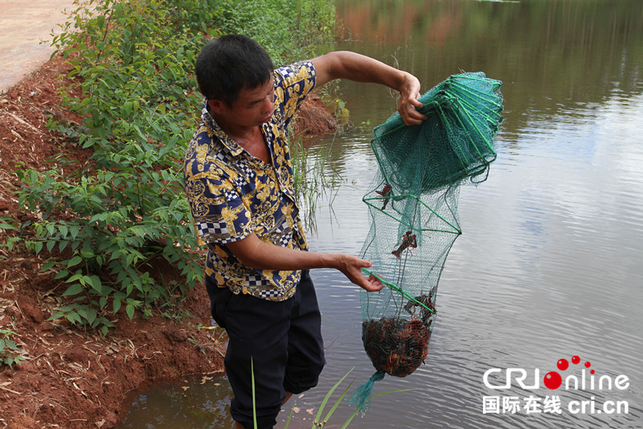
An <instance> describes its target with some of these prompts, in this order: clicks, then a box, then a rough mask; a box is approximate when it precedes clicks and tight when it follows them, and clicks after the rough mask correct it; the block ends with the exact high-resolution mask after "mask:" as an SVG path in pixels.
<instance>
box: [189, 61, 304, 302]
mask: <svg viewBox="0 0 643 429" xmlns="http://www.w3.org/2000/svg"><path fill="white" fill-rule="evenodd" d="M273 77H274V85H275V111H274V114H273V116H272V118H271V120H270V122H268V123H266V124H262V130H261V131H262V133H263V135H264V137H265V139H266V142H267V143H268V149H269V151H270V155H271V157H272V165H268V164H266V163H265V162H263V161H262V160H260V159H258V158H255V157H253V156H252V155H250V154H249V153H248V152H247V151H246V150H245V149H243V148H242V147H241V146H239V145H238V144H237V143H236V142H235V141H234V140H232V139H231V138H230V137H228V136H227V135H226V134H225V132H223V130H221V128H220V127H219V126H218V125H217V123H216V122H215V121H214V119H213V118H212V116H210V113H209V112H208V109H207V100H206V101H204V104H203V110H202V115H201V124H200V125H199V127H198V128H197V131H196V132H195V134H194V136H193V138H192V141H191V142H190V144H189V146H188V150H187V153H186V156H185V164H184V168H185V169H184V173H185V190H186V193H187V198H188V201H189V203H190V209H191V211H192V217H193V220H194V228H195V230H196V234H197V238H198V239H199V242H200V243H201V244H206V245H207V246H208V255H207V259H206V263H205V275H206V276H209V277H210V278H211V279H212V280H213V281H214V282H215V283H216V284H217V285H218V286H219V287H228V288H230V290H231V291H232V292H233V293H235V294H238V293H244V294H250V295H253V296H256V297H258V298H262V299H267V300H270V301H283V300H286V299H288V298H290V297H291V296H293V295H294V293H295V287H296V286H297V284H298V283H299V280H300V275H301V273H300V272H299V271H269V270H255V269H252V268H248V267H246V266H244V265H242V264H241V263H240V261H239V260H238V259H237V258H236V257H235V256H234V255H233V254H232V252H230V251H229V250H228V249H227V247H226V244H227V243H231V242H234V241H237V240H240V239H242V238H245V237H247V236H248V235H250V234H251V233H253V232H254V233H255V234H256V235H257V236H258V237H259V238H260V239H261V240H263V241H265V242H269V243H272V244H275V245H278V246H284V247H289V248H292V249H300V250H308V245H307V243H306V238H305V236H304V231H303V227H302V224H301V220H300V218H299V210H298V209H297V205H296V203H295V190H294V179H293V174H292V164H291V160H290V151H289V148H288V141H287V136H286V131H287V127H288V123H289V122H290V120H291V119H292V118H293V116H294V115H295V113H296V112H297V109H298V108H299V106H300V105H301V103H302V102H303V100H304V98H305V97H306V95H307V94H308V93H309V92H310V91H311V90H312V89H313V88H314V86H315V69H314V67H313V64H312V62H310V61H304V62H300V63H295V64H291V65H290V66H286V67H281V68H279V69H277V70H275V71H274V72H273Z"/></svg>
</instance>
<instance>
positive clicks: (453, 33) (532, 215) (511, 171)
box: [139, 0, 643, 429]
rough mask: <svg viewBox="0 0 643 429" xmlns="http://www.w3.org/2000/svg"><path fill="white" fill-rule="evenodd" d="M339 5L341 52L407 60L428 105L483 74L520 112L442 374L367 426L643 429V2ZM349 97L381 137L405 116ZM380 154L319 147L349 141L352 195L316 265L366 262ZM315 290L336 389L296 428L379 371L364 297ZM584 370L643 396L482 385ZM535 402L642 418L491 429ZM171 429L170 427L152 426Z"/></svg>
mask: <svg viewBox="0 0 643 429" xmlns="http://www.w3.org/2000/svg"><path fill="white" fill-rule="evenodd" d="M337 5H338V10H339V11H340V15H341V16H342V17H343V22H344V24H345V25H346V27H348V28H350V34H351V35H352V38H353V39H354V41H352V42H350V43H347V44H339V45H334V46H332V47H328V49H337V48H348V49H352V50H356V51H358V52H362V53H365V54H368V55H371V56H374V57H376V58H379V59H382V60H384V61H386V62H388V63H390V64H395V63H396V62H397V63H399V65H400V67H401V68H405V69H410V70H412V71H413V72H414V73H415V74H417V75H418V76H419V77H420V79H421V80H422V82H423V83H424V85H425V88H424V89H428V88H429V87H430V86H433V85H434V84H436V83H437V82H440V81H442V80H444V79H445V78H446V77H447V76H448V75H450V74H453V73H457V72H459V71H460V69H464V70H466V71H478V70H482V71H484V72H485V73H486V74H487V75H488V76H490V77H492V78H496V79H500V80H503V81H504V82H505V84H504V86H503V94H504V96H505V100H506V101H505V105H506V111H505V122H504V123H503V124H502V127H501V131H500V133H499V134H498V136H497V142H496V144H497V150H498V159H497V160H496V161H495V162H494V164H493V165H492V168H491V172H490V175H489V179H488V180H487V181H486V182H484V183H483V184H481V185H480V186H478V187H472V186H470V187H464V188H463V189H462V192H461V195H460V202H459V211H460V221H461V222H460V223H461V226H462V229H463V235H462V236H461V237H460V238H459V239H458V240H457V241H456V243H455V245H454V246H453V249H452V250H451V253H450V255H449V258H448V259H447V262H446V267H445V270H444V273H443V275H442V278H441V282H440V288H439V294H438V300H437V307H438V311H439V314H440V315H439V318H438V321H437V326H436V327H435V329H434V331H433V336H432V338H431V345H430V350H429V357H428V359H427V362H426V365H424V366H422V367H420V369H418V371H416V372H415V373H414V374H412V375H411V376H409V377H407V378H404V379H396V378H392V377H387V378H385V380H383V381H381V382H378V384H377V385H376V386H377V391H378V392H381V391H386V390H395V389H402V388H416V389H417V390H415V391H413V392H404V393H395V394H389V395H384V396H380V397H378V398H376V399H375V400H374V401H373V404H372V406H373V408H372V409H371V410H370V411H369V412H368V413H367V414H366V415H365V416H364V417H363V418H358V419H356V420H354V421H353V423H352V424H351V426H350V427H351V428H372V427H376V428H378V429H379V428H398V427H405V428H411V429H425V428H443V427H458V428H486V427H489V428H491V427H494V428H495V427H502V428H558V427H579V428H583V427H585V428H597V427H637V426H640V422H641V421H642V419H643V409H642V406H641V404H642V403H643V370H642V369H641V367H640V363H639V361H640V355H641V354H643V340H642V338H641V334H640V329H641V326H643V313H642V312H641V311H640V309H639V306H640V303H641V302H643V288H642V287H641V285H642V284H643V266H642V265H641V263H640V261H641V257H642V255H643V220H642V219H641V213H642V212H643V168H641V165H642V163H643V146H642V145H641V144H640V140H641V137H640V118H641V117H643V73H642V71H643V70H642V69H643V60H642V59H643V2H641V1H638V0H622V1H619V2H613V1H600V0H596V1H588V2H579V1H576V2H571V1H568V2H565V1H553V0H552V1H533V0H526V1H524V0H523V1H520V3H506V2H503V3H495V2H493V3H492V2H477V1H465V0H462V1H458V0H442V1H438V0H435V1H429V0H423V1H419V0H418V1H412V0H405V1H388V0H387V1H385V0H380V1H377V0H351V1H338V2H337ZM341 89H342V92H343V96H344V99H345V100H346V101H347V107H348V108H349V109H350V110H351V113H352V115H353V116H352V117H353V122H354V123H356V124H361V123H362V122H365V121H370V123H371V124H372V126H373V125H376V124H378V123H381V122H383V121H384V120H385V119H386V118H387V117H388V116H389V115H390V114H391V113H392V112H393V110H394V108H395V100H394V98H393V97H391V95H390V94H389V93H388V92H387V91H386V90H379V89H373V90H368V91H365V90H364V86H363V85H362V86H360V85H352V84H349V83H348V82H345V83H342V86H341ZM369 140H370V130H369V129H368V127H366V128H364V129H363V130H354V131H353V132H351V133H349V134H348V135H345V136H342V137H341V138H339V139H337V138H335V139H333V138H329V139H328V140H327V141H319V142H316V143H315V144H316V145H330V144H331V142H332V149H331V152H332V156H331V159H333V160H334V161H333V163H332V164H333V167H334V170H335V171H337V172H339V173H340V174H341V175H342V178H343V181H342V184H341V186H340V187H339V189H337V192H336V193H334V194H333V199H332V207H331V205H330V201H329V200H323V201H321V202H320V203H319V204H318V205H317V210H316V217H315V220H316V227H317V230H316V232H315V233H311V234H310V237H309V241H310V244H311V247H312V248H313V250H318V251H341V252H347V253H354V254H357V253H358V252H359V250H360V248H361V245H362V242H363V240H364V239H365V237H366V234H367V229H368V213H367V210H366V208H365V206H364V204H363V203H362V202H361V198H362V196H363V195H364V193H366V192H367V190H368V188H369V185H370V179H371V177H372V174H373V170H374V168H375V167H376V162H375V160H374V157H373V155H372V152H371V151H370V147H369ZM314 281H315V283H316V285H317V289H318V295H319V300H320V305H321V308H322V311H323V312H324V315H325V318H326V319H327V320H326V322H325V324H324V338H325V339H326V347H327V354H328V355H327V360H328V366H327V367H326V369H325V370H324V373H323V379H322V382H321V384H320V386H319V388H317V389H314V390H313V391H311V392H309V393H307V394H306V395H305V396H304V397H301V398H295V400H294V401H292V403H291V405H294V406H296V407H298V409H300V412H299V413H297V415H296V416H295V419H294V422H293V423H291V426H290V427H291V428H293V427H294V428H299V427H310V420H303V419H304V418H309V416H310V415H309V414H308V413H307V411H306V410H308V409H311V408H315V407H317V406H318V405H319V404H320V403H321V402H322V400H323V397H324V395H325V394H326V392H327V391H328V390H329V389H330V387H331V386H332V385H333V384H334V383H335V382H336V381H337V380H339V378H341V377H342V376H343V375H344V374H345V373H346V372H348V371H349V370H350V369H351V368H353V367H355V370H354V371H353V373H352V377H353V378H354V379H355V380H356V381H355V382H356V383H357V384H356V385H358V384H360V383H361V382H362V381H364V380H366V379H367V378H368V377H370V375H371V374H372V372H373V368H372V366H371V365H370V362H369V361H368V358H367V357H366V355H365V353H364V351H363V349H362V344H361V332H360V330H361V311H360V304H359V295H358V290H357V289H356V287H355V286H353V285H351V284H350V283H348V281H347V280H346V279H344V278H343V277H342V276H341V275H339V274H338V273H336V272H334V271H331V270H317V271H315V273H314ZM574 355H579V356H580V357H581V358H582V359H583V362H584V361H591V367H592V368H594V369H595V370H596V373H597V375H609V376H611V377H616V376H617V375H620V374H623V375H626V376H627V377H628V378H629V381H630V384H629V388H628V389H626V390H615V389H613V390H611V391H597V390H595V391H588V390H584V391H583V390H578V391H575V390H571V391H563V390H560V389H559V390H556V391H549V390H548V389H545V388H541V389H538V390H535V391H525V390H523V389H520V388H519V387H516V386H514V387H512V388H511V389H509V390H505V391H498V390H492V389H489V388H487V387H485V385H484V383H483V380H482V377H483V374H484V373H485V371H486V370H488V369H490V368H525V369H529V370H530V371H531V370H533V369H535V368H538V369H540V371H541V376H543V375H544V374H545V373H546V372H548V371H553V370H555V369H556V362H557V360H558V359H561V358H566V359H570V358H571V356H574ZM571 371H572V370H569V371H568V372H571ZM574 373H575V374H577V375H580V372H579V371H578V370H576V371H575V372H574ZM221 386H223V383H222V385H221ZM228 394H229V393H225V392H222V393H221V395H222V396H221V398H222V399H225V396H226V395H228ZM530 394H533V395H534V396H537V397H540V398H544V397H545V396H553V395H556V396H559V397H560V400H561V403H562V404H565V405H567V404H569V403H570V402H571V401H590V400H592V399H591V398H592V397H593V398H594V399H593V400H592V401H594V403H595V405H596V407H600V406H602V404H603V403H605V402H606V401H624V402H627V404H629V409H628V412H627V413H621V414H607V413H598V412H589V411H587V412H583V413H581V412H578V413H574V412H573V411H570V409H568V408H564V412H563V413H562V414H560V415H559V414H554V413H550V412H540V413H527V411H526V410H525V409H524V408H523V409H520V410H518V411H517V412H515V413H511V412H505V413H503V412H499V413H493V412H488V413H483V397H484V396H491V397H494V396H502V397H510V396H515V397H517V398H519V399H520V400H521V401H522V400H523V399H524V398H525V397H529V395H530ZM203 395H204V397H205V395H206V393H203ZM195 400H196V399H195ZM182 401H183V400H181V401H179V400H178V398H177V399H176V400H175V403H177V404H178V403H180V402H182ZM522 405H524V402H523V403H522ZM184 406H185V407H189V404H184ZM146 407H151V399H150V398H149V397H148V399H147V404H146ZM541 411H542V408H541ZM221 412H223V413H224V414H225V412H224V411H221ZM351 412H352V409H351V408H350V407H348V406H347V405H345V404H342V405H341V406H340V407H339V408H338V410H337V412H336V414H335V416H334V417H333V419H332V422H334V424H335V425H337V424H338V423H341V422H343V421H344V420H345V419H346V418H348V416H349V415H350V413H351ZM205 418H206V420H207V419H213V418H214V417H213V416H211V415H209V416H206V417H205ZM285 418H286V416H284V419H283V420H285ZM150 421H152V420H150ZM213 421H214V420H210V423H209V424H210V425H212V422H213ZM169 426H170V423H168V422H167V421H166V422H164V425H156V426H155V425H154V423H150V425H148V426H146V427H169ZM283 426H284V423H283V422H282V423H281V426H280V427H283ZM139 427H143V426H139ZM181 427H186V428H187V427H219V426H207V425H204V426H199V425H194V426H186V425H184V426H181Z"/></svg>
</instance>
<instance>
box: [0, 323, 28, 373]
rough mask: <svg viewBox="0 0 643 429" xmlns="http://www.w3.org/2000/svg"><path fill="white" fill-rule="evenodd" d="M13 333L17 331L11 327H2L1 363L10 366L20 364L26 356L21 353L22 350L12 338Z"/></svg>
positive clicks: (0, 331)
mask: <svg viewBox="0 0 643 429" xmlns="http://www.w3.org/2000/svg"><path fill="white" fill-rule="evenodd" d="M12 335H16V333H15V332H14V331H12V330H11V329H0V364H2V365H9V368H11V367H12V366H13V364H14V363H17V364H18V365H20V362H21V361H22V360H24V357H22V356H21V355H20V354H19V352H20V350H19V349H18V347H17V346H16V344H15V343H14V342H13V341H12V340H11V338H10V337H11V336H12Z"/></svg>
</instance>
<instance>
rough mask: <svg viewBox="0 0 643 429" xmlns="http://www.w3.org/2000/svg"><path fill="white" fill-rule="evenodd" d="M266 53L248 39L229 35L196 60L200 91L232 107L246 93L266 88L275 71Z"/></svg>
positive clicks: (202, 52) (210, 44) (217, 41)
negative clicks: (264, 85) (259, 87)
mask: <svg viewBox="0 0 643 429" xmlns="http://www.w3.org/2000/svg"><path fill="white" fill-rule="evenodd" d="M273 68H274V67H273V64H272V60H271V59H270V55H268V53H267V52H266V50H265V49H263V48H262V47H261V45H259V44H258V43H257V42H255V41H254V40H252V39H251V38H249V37H247V36H242V35H236V34H234V35H225V36H220V37H218V38H217V39H215V40H213V41H212V42H210V43H208V44H207V45H205V46H204V47H203V49H201V53H199V56H198V57H197V59H196V67H195V72H196V80H197V83H198V84H199V91H201V93H202V94H203V96H204V97H206V98H207V99H216V100H221V101H223V102H224V103H225V104H227V105H228V106H232V103H234V101H235V100H237V98H238V97H239V92H240V91H241V90H242V89H244V88H247V89H254V88H256V87H258V86H260V85H263V84H265V83H266V82H267V81H268V80H269V79H270V75H271V73H272V70H273Z"/></svg>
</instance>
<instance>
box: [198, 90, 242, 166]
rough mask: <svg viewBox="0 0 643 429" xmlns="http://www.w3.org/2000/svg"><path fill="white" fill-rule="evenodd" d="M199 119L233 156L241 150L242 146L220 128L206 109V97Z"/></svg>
mask: <svg viewBox="0 0 643 429" xmlns="http://www.w3.org/2000/svg"><path fill="white" fill-rule="evenodd" d="M201 120H202V121H203V123H205V124H206V125H207V126H208V128H210V130H212V133H213V134H214V135H215V136H217V137H218V138H219V141H221V143H222V144H223V145H224V146H225V148H226V149H227V150H228V151H229V152H230V153H231V154H232V155H234V156H237V155H239V154H241V153H242V152H243V150H244V149H243V148H242V147H241V146H240V145H239V144H238V143H237V142H235V141H234V140H232V139H231V138H230V136H228V135H227V134H226V133H225V131H223V130H222V129H221V127H220V126H219V124H217V121H215V120H214V118H213V117H212V115H210V112H209V111H208V99H207V98H204V99H203V108H202V109H201Z"/></svg>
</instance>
